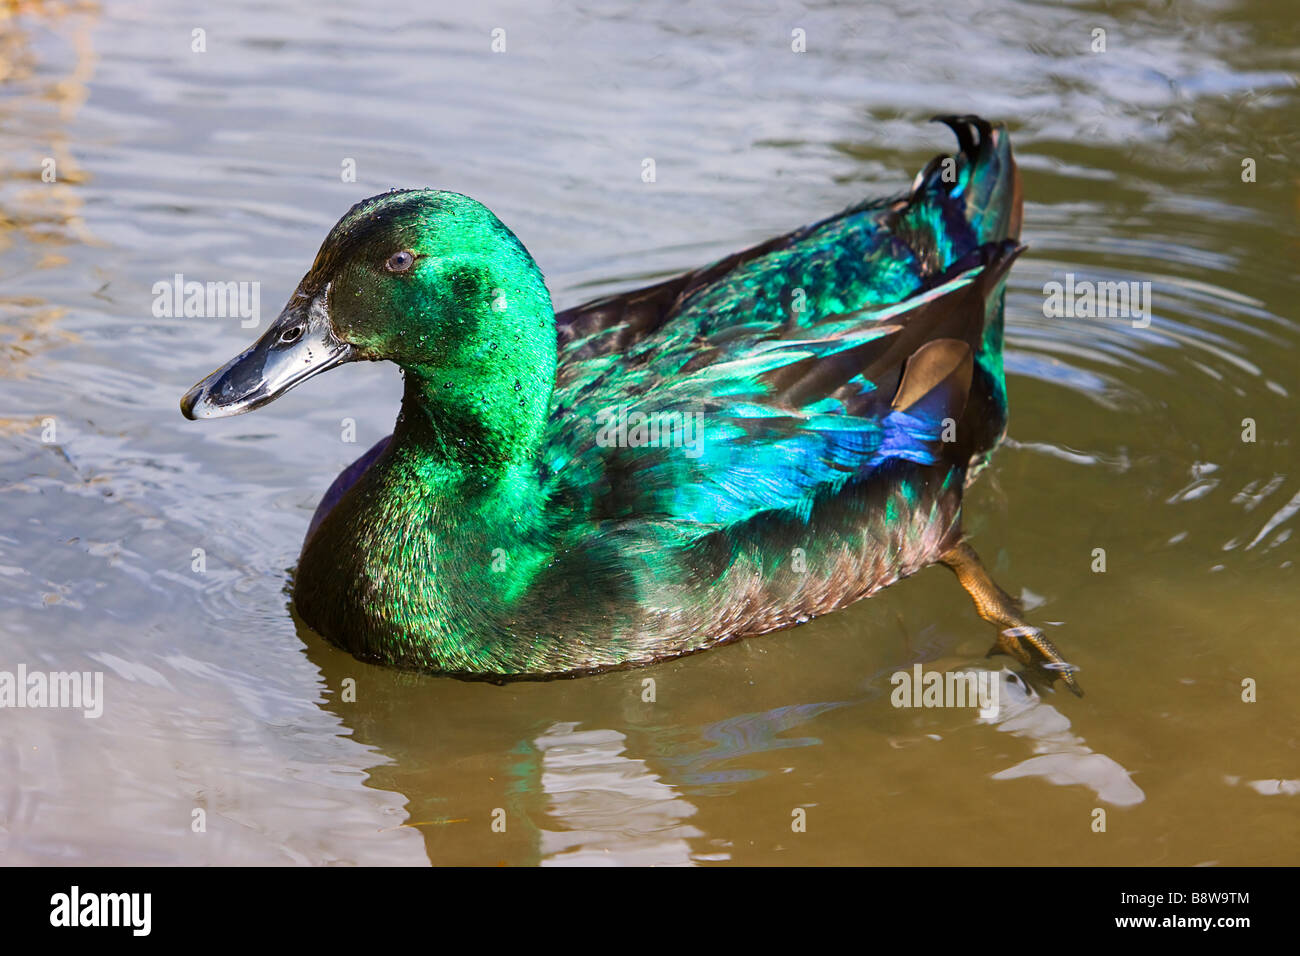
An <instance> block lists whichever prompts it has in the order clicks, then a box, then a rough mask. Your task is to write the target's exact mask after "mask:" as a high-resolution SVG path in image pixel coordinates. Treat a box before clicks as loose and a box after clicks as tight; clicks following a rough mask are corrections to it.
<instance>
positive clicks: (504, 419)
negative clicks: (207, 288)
mask: <svg viewBox="0 0 1300 956" xmlns="http://www.w3.org/2000/svg"><path fill="white" fill-rule="evenodd" d="M555 353H556V340H555V317H554V313H553V311H552V307H551V299H550V294H549V293H548V292H547V290H546V284H545V281H544V280H543V278H542V274H541V271H540V270H539V269H538V268H537V264H536V263H535V262H534V261H533V259H532V256H530V255H529V253H528V251H527V250H526V249H525V248H524V246H523V244H522V243H520V242H519V240H518V239H517V238H516V237H515V235H514V233H512V232H511V231H510V230H509V229H508V228H506V226H505V225H504V224H502V222H501V221H500V220H499V219H497V217H496V216H495V215H494V214H493V213H492V212H491V211H490V210H489V209H487V207H485V206H483V205H482V204H480V203H478V202H476V201H475V200H473V199H470V198H469V197H468V196H462V195H460V194H459V193H452V192H445V191H441V190H433V189H413V190H396V191H393V192H389V193H383V194H381V195H379V196H373V197H371V198H370V199H367V200H364V201H363V202H360V203H358V204H357V205H355V206H353V207H352V208H351V209H350V210H348V212H347V213H346V214H345V215H344V216H343V218H342V219H340V220H339V221H338V223H337V224H336V225H335V226H334V228H333V229H331V230H330V233H329V235H328V236H327V237H326V238H325V241H324V243H323V244H322V245H321V248H320V251H319V252H318V253H317V255H316V261H315V262H314V263H313V265H312V267H311V270H310V271H309V272H308V273H307V274H306V275H305V276H304V277H303V279H302V281H301V282H300V283H299V284H298V287H297V289H295V290H294V292H293V295H291V296H290V297H289V302H288V304H287V305H286V306H285V307H284V310H283V311H282V312H281V313H280V314H279V316H277V317H276V319H275V321H273V322H272V323H271V325H270V327H269V328H267V330H266V331H265V332H264V333H263V335H262V336H261V338H259V339H258V340H257V341H256V342H254V343H253V344H252V345H251V346H249V347H248V348H247V349H246V350H245V351H243V352H241V353H240V354H239V355H237V356H235V357H234V358H233V359H231V360H230V361H229V362H227V363H226V364H225V365H223V366H222V367H221V368H219V369H217V370H216V371H215V372H213V373H212V374H211V375H209V376H208V377H207V378H205V379H203V380H202V381H201V382H199V383H198V384H197V385H195V386H194V387H193V388H191V389H190V390H189V391H188V392H187V393H186V394H185V396H184V397H183V398H182V399H181V412H182V413H183V414H184V415H185V417H186V418H190V419H200V418H223V417H226V416H229V415H238V414H241V413H243V412H246V411H250V410H252V409H254V408H258V407H260V406H262V405H265V404H266V403H268V402H270V401H273V400H274V399H275V398H277V397H279V396H280V395H283V394H284V393H285V392H287V391H288V390H289V389H291V388H293V387H295V386H296V385H298V384H300V383H302V382H305V381H306V380H307V379H309V378H312V377H313V376H315V375H318V374H320V373H321V372H324V371H326V370H327V369H331V368H334V367H335V366H337V365H341V364H343V363H345V362H352V361H357V360H360V359H364V360H368V361H379V360H387V361H392V362H396V363H397V364H398V365H400V366H401V367H402V368H403V370H404V371H405V374H406V384H407V387H406V399H405V401H404V405H403V418H406V417H408V414H407V413H408V412H410V411H411V410H412V408H411V406H414V407H415V410H418V411H420V412H422V413H423V415H424V417H425V418H426V419H428V420H429V421H428V422H427V423H426V424H430V425H432V426H433V427H435V428H441V429H442V430H444V431H447V430H458V429H459V430H461V431H462V432H467V433H469V434H470V435H471V437H474V438H475V439H476V440H477V442H479V443H482V444H484V446H485V447H487V446H489V445H490V444H491V443H492V442H496V443H498V446H499V447H501V448H508V447H509V446H513V445H516V444H520V443H522V444H525V445H527V444H531V442H532V440H533V439H535V438H536V437H537V433H538V432H539V430H540V427H541V422H542V421H544V419H545V413H546V407H547V405H548V404H549V400H550V393H551V390H552V388H553V386H554V380H555V361H556V356H555ZM464 438H465V435H464V434H461V435H460V437H459V441H458V444H460V445H464V444H465V441H464ZM501 443H504V444H501Z"/></svg>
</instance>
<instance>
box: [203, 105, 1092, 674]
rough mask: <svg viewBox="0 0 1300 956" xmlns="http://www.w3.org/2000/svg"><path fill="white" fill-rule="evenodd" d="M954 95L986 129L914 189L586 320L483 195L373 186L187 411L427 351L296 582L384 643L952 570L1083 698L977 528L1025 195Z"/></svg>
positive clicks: (698, 611) (666, 652)
mask: <svg viewBox="0 0 1300 956" xmlns="http://www.w3.org/2000/svg"><path fill="white" fill-rule="evenodd" d="M935 119H936V120H937V121H939V122H941V123H943V124H946V125H947V126H948V127H949V128H950V129H951V130H952V132H953V133H954V134H955V136H956V138H957V149H956V150H955V151H954V152H953V153H952V154H951V155H940V156H936V157H935V158H934V159H933V160H931V161H930V162H929V163H928V164H927V165H926V166H925V167H924V168H923V169H922V170H921V172H920V173H919V174H918V175H917V176H916V178H915V180H914V181H913V183H912V185H911V188H910V190H909V191H907V192H905V193H904V194H902V195H898V196H894V197H890V198H885V199H870V200H865V201H862V202H859V203H857V204H855V205H852V206H850V207H849V208H847V209H845V210H843V211H842V212H839V213H836V214H834V215H831V216H828V217H826V218H822V219H820V220H818V221H816V222H813V223H812V224H810V225H805V226H803V227H801V228H797V229H795V230H793V231H791V232H788V233H786V234H784V235H781V236H777V237H775V238H772V239H769V240H767V241H765V242H762V243H759V244H758V245H755V246H752V247H750V248H747V249H744V250H743V251H741V252H737V253H734V254H732V255H729V256H727V257H726V258H723V259H721V260H720V261H717V262H714V263H712V264H711V265H707V266H704V267H702V268H699V269H696V270H694V271H690V272H686V273H684V274H681V275H676V276H673V277H671V278H667V279H664V280H662V281H658V282H656V283H654V284H652V285H648V286H645V287H642V288H637V289H633V290H631V291H626V292H622V293H619V294H615V295H610V296H606V297H604V298H600V299H597V300H595V301H592V302H588V303H585V304H581V305H577V306H574V307H571V308H568V309H565V310H563V311H560V312H556V311H555V310H554V307H553V304H552V299H551V295H550V293H549V291H548V288H547V285H546V282H545V279H544V277H543V275H542V272H541V270H540V269H539V267H538V265H537V263H536V262H535V261H534V259H533V257H532V255H531V254H530V253H529V252H528V250H527V249H526V248H525V247H524V245H523V243H521V242H520V240H519V239H518V238H517V237H516V236H515V234H514V233H513V232H512V231H511V230H510V229H509V228H507V226H506V225H505V224H504V223H503V222H502V221H501V220H500V219H498V218H497V216H496V215H495V214H494V213H493V212H492V211H490V210H489V209H488V208H487V207H486V206H484V205H483V204H481V203H479V202H477V201H476V200H474V199H472V198H470V197H468V196H465V195H461V194H459V193H456V192H451V191H447V190H440V189H431V188H417V189H395V190H391V191H389V192H385V193H382V194H380V195H377V196H373V197H371V198H369V199H365V200H363V201H361V202H359V203H357V204H356V205H354V206H353V207H352V208H351V209H349V210H348V211H347V212H346V213H345V214H344V215H343V217H342V218H341V219H339V221H338V222H337V224H336V225H335V226H334V227H333V228H332V229H331V230H330V231H329V233H328V235H327V236H326V237H325V240H324V242H323V243H322V245H321V247H320V250H319V252H318V253H317V254H316V258H315V260H314V262H313V263H312V265H311V268H310V269H309V271H308V272H307V273H306V275H304V276H303V278H302V280H301V282H299V283H298V286H297V288H296V289H295V290H294V291H293V293H292V295H291V296H290V297H289V300H288V303H287V304H286V305H285V307H284V309H283V311H282V312H281V313H280V314H279V316H278V317H277V318H276V319H275V320H274V321H273V322H271V323H270V325H269V326H268V328H267V329H266V330H265V332H264V333H263V334H262V335H261V337H260V338H258V339H257V341H255V342H254V343H253V344H252V345H251V346H250V347H249V348H248V349H247V350H245V351H244V352H243V353H241V354H240V355H238V356H236V357H235V358H233V359H231V360H230V361H229V362H227V363H226V364H225V365H223V366H222V367H221V368H219V369H217V370H216V371H215V372H213V373H212V374H211V375H209V376H208V377H206V378H204V379H203V380H201V381H200V382H198V384H196V385H195V386H194V387H193V388H192V389H190V390H189V391H188V392H187V393H186V394H185V396H184V397H183V398H182V400H181V411H182V413H183V414H184V416H185V417H186V418H188V419H209V418H219V417H224V416H229V415H236V414H240V413H243V412H247V411H250V410H252V409H255V408H259V407H261V406H262V405H265V404H266V403H268V402H270V401H272V400H274V399H275V398H277V397H278V396H280V395H283V394H284V393H285V392H287V391H289V390H290V389H292V388H294V387H296V386H298V385H300V384H302V383H303V382H305V381H307V380H308V379H311V378H314V377H316V376H317V375H319V374H321V373H322V372H325V371H327V370H329V369H332V368H335V367H336V366H339V365H342V364H344V363H348V362H354V361H389V362H394V363H396V364H397V365H398V366H400V368H401V370H402V373H403V395H402V401H401V408H400V412H399V414H398V417H397V421H396V424H395V426H394V429H393V432H392V434H391V435H390V436H388V437H387V438H385V439H383V440H382V441H380V442H379V443H378V444H376V445H375V446H374V447H373V448H371V449H370V450H369V451H367V452H366V453H365V454H364V455H362V456H361V457H360V458H359V459H357V460H356V461H355V462H353V463H352V464H351V465H349V466H348V467H347V468H346V469H345V470H344V471H343V472H342V474H340V475H339V476H338V477H337V478H336V479H335V480H334V482H333V484H332V485H331V486H330V487H329V489H328V490H327V491H326V493H325V495H324V498H323V499H322V500H321V502H320V505H319V507H318V508H317V509H316V512H315V514H314V515H313V517H312V519H311V521H310V524H309V526H308V530H307V533H306V537H305V540H304V543H303V546H302V551H301V554H300V556H299V560H298V564H297V567H296V571H295V572H294V573H293V578H292V588H291V593H292V602H293V607H294V610H295V611H296V612H297V614H298V616H299V617H300V618H301V620H302V621H303V622H305V623H306V624H307V625H308V626H309V627H310V628H311V629H313V630H314V631H316V632H317V633H319V634H320V635H322V636H323V637H324V638H325V639H326V640H328V641H329V642H330V643H332V644H334V645H337V646H338V647H340V648H343V649H344V650H346V651H348V652H350V653H351V654H352V655H354V656H355V657H356V658H358V659H360V660H363V661H368V662H373V663H377V664H380V665H386V666H390V667H396V668H403V669H408V670H416V671H423V672H427V673H431V674H439V675H448V676H453V677H458V678H464V679H471V680H472V679H478V680H489V681H495V682H504V681H509V680H516V679H548V678H560V677H578V676H582V675H588V674H594V673H600V672H603V671H609V670H615V669H622V668H629V667H636V666H641V665H649V664H655V663H659V662H662V661H666V660H669V659H673V658H677V657H681V656H683V655H686V654H692V653H696V652H699V651H704V650H707V649H710V648H713V647H717V646H719V645H722V644H726V643H729V642H732V641H735V640H738V639H741V638H745V637H750V636H753V635H758V634H765V633H768V632H772V631H776V630H780V629H784V628H789V627H792V626H795V625H798V624H801V623H803V622H806V621H808V620H810V619H812V618H814V617H817V616H818V615H822V614H826V613H829V612H832V611H837V610H840V609H843V608H845V607H847V606H849V605H851V604H853V603H855V602H857V601H858V600H860V599H862V598H865V597H867V596H869V595H872V594H874V593H876V592H878V591H879V590H881V589H882V588H885V587H887V586H889V585H890V584H893V583H895V582H897V581H899V580H901V579H903V578H906V577H908V576H910V575H912V574H915V573H917V572H919V571H920V570H922V569H924V568H926V567H928V566H930V565H934V564H942V565H944V566H946V567H948V568H949V569H950V570H952V571H953V572H954V573H955V574H956V576H957V579H958V581H959V583H960V584H961V586H962V587H963V588H964V589H965V590H966V591H967V592H968V594H969V595H970V597H971V598H972V600H973V601H974V605H975V610H976V612H977V613H978V614H979V615H980V616H981V617H982V618H984V620H986V621H988V622H990V623H992V624H993V625H994V626H995V628H996V631H997V636H996V640H995V643H994V644H993V647H992V649H991V650H990V654H994V653H1003V654H1007V655H1010V656H1011V657H1012V658H1013V659H1015V660H1016V661H1019V662H1020V663H1021V664H1022V665H1024V667H1025V673H1026V674H1027V675H1033V676H1034V677H1036V678H1038V679H1040V680H1039V681H1038V682H1039V683H1040V684H1042V685H1045V686H1047V687H1049V688H1050V687H1051V686H1052V684H1053V682H1054V681H1055V680H1058V679H1059V680H1061V681H1062V682H1063V683H1064V685H1065V686H1066V687H1068V688H1069V689H1070V690H1072V691H1074V692H1075V693H1079V692H1080V691H1079V689H1078V683H1077V680H1076V678H1075V677H1074V672H1075V670H1076V668H1075V667H1074V666H1073V665H1071V664H1069V663H1067V662H1066V661H1065V660H1064V659H1063V657H1062V656H1061V654H1060V652H1059V651H1058V650H1057V648H1056V647H1055V645H1054V644H1053V643H1052V642H1051V641H1050V640H1049V639H1048V638H1047V637H1046V636H1045V635H1044V634H1043V632H1042V630H1041V629H1039V628H1037V627H1034V626H1033V625H1031V624H1030V623H1029V622H1028V621H1027V620H1025V618H1024V616H1023V611H1022V609H1021V607H1020V606H1019V604H1018V603H1017V602H1016V601H1015V600H1014V599H1013V598H1011V597H1010V596H1009V595H1008V594H1007V592H1005V591H1003V590H1002V589H1001V588H1000V587H999V586H998V585H997V584H996V583H995V582H994V581H993V580H992V579H991V577H990V576H989V574H988V572H987V571H986V570H985V568H984V566H983V565H982V563H981V562H980V559H979V556H978V554H977V552H976V551H975V550H974V548H973V546H972V545H971V543H970V542H969V540H968V539H967V538H966V537H965V535H964V532H963V525H962V499H963V495H964V492H965V490H966V489H967V488H968V487H969V486H970V484H971V483H972V481H973V480H974V479H975V477H976V476H977V475H978V474H979V473H980V471H981V470H983V469H984V468H985V467H986V465H987V464H988V462H989V459H990V457H991V455H992V454H993V452H994V450H995V449H996V447H997V446H998V444H999V442H1000V441H1001V439H1002V438H1003V437H1004V435H1005V432H1006V427H1007V391H1006V378H1005V373H1004V369H1003V357H1002V348H1003V324H1004V298H1005V287H1006V281H1007V276H1008V273H1009V270H1010V269H1011V266H1012V264H1013V263H1014V261H1015V260H1016V257H1017V256H1018V255H1019V254H1020V253H1021V251H1022V250H1023V249H1024V246H1022V245H1021V243H1020V241H1019V234H1020V228H1021V220H1022V215H1023V201H1022V195H1021V182H1020V176H1019V173H1018V170H1017V167H1016V163H1015V159H1014V157H1013V155H1012V150H1011V143H1010V137H1009V134H1008V133H1007V130H1006V128H1005V126H1003V125H1001V124H996V125H995V124H992V123H989V122H987V121H986V120H984V119H982V118H980V117H977V116H939V117H935Z"/></svg>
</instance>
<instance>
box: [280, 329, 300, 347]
mask: <svg viewBox="0 0 1300 956" xmlns="http://www.w3.org/2000/svg"><path fill="white" fill-rule="evenodd" d="M300 338H302V326H301V325H294V326H291V327H290V328H287V329H285V330H284V331H283V332H281V333H280V341H281V342H284V343H286V344H287V343H289V342H297V341H298V340H299V339H300Z"/></svg>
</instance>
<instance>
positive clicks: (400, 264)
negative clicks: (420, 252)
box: [384, 249, 415, 272]
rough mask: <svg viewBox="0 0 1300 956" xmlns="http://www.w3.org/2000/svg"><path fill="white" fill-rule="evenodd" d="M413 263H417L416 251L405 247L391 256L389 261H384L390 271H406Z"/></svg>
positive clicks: (385, 266)
mask: <svg viewBox="0 0 1300 956" xmlns="http://www.w3.org/2000/svg"><path fill="white" fill-rule="evenodd" d="M413 265H415V253H413V252H408V251H407V250H405V249H403V250H402V251H401V252H394V253H393V254H392V255H391V256H389V257H388V261H387V262H385V263H384V268H385V269H387V270H388V271H389V272H405V271H406V270H407V269H409V268H411V266H413Z"/></svg>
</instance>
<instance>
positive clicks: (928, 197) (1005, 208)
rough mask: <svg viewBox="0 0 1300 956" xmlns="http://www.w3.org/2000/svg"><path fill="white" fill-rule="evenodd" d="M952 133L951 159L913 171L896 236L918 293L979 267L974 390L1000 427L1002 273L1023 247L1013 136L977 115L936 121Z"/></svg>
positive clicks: (941, 158)
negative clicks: (913, 265) (914, 272)
mask: <svg viewBox="0 0 1300 956" xmlns="http://www.w3.org/2000/svg"><path fill="white" fill-rule="evenodd" d="M934 120H935V122H939V123H943V124H945V125H946V126H947V127H948V128H949V129H951V130H952V131H953V133H955V134H956V136H957V143H958V146H959V149H958V150H957V152H956V153H955V154H954V155H952V156H936V157H935V158H934V159H932V160H931V161H930V162H929V163H928V164H926V166H925V168H924V169H923V170H921V172H920V173H918V174H917V177H916V180H915V182H914V183H913V185H912V192H911V195H910V196H909V197H907V203H906V205H905V206H904V207H903V209H902V210H901V211H900V213H899V220H898V222H897V225H896V230H895V234H896V235H897V236H898V237H899V238H900V239H902V240H903V241H904V242H905V243H906V244H907V245H908V246H909V248H911V249H912V251H913V253H914V255H915V256H916V259H917V261H918V263H919V264H920V267H921V275H922V288H933V287H934V286H935V285H937V284H940V283H942V282H944V281H946V280H948V279H949V278H950V277H951V276H952V275H953V273H954V271H961V270H963V269H964V268H969V267H970V266H971V265H972V264H975V263H979V264H982V265H983V266H984V271H983V274H982V276H981V282H980V285H981V291H982V292H983V294H984V315H983V328H982V330H981V331H980V335H979V339H978V345H977V348H976V352H975V366H976V373H975V374H976V379H977V391H980V392H982V393H983V394H984V395H985V396H986V397H987V400H988V403H989V407H988V408H987V409H986V414H987V415H988V416H989V421H992V422H997V421H1002V422H1005V415H1006V383H1005V376H1004V372H1003V365H1002V328H1003V312H1004V308H1003V302H1004V298H1005V286H1006V278H1007V272H1008V270H1009V269H1010V267H1011V263H1012V262H1013V261H1015V258H1016V256H1017V255H1018V254H1019V253H1020V252H1021V250H1022V249H1023V248H1024V247H1023V246H1021V245H1020V242H1019V238H1020V224H1021V220H1022V218H1023V201H1022V198H1021V186H1020V172H1019V170H1018V169H1017V168H1016V161H1015V158H1014V157H1013V156H1012V154H1011V137H1010V135H1009V134H1008V133H1007V130H1006V128H1005V127H1004V126H1002V125H1001V124H993V123H989V122H988V121H987V120H984V119H981V118H980V117H978V116H936V117H935V118H934Z"/></svg>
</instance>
